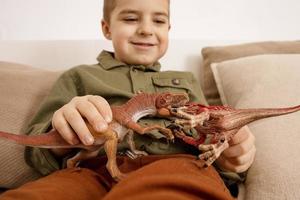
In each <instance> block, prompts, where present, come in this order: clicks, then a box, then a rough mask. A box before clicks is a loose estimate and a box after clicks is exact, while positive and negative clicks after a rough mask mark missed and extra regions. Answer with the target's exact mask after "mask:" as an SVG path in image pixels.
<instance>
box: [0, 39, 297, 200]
mask: <svg viewBox="0 0 300 200" xmlns="http://www.w3.org/2000/svg"><path fill="white" fill-rule="evenodd" d="M171 42H172V41H171ZM174 43H175V44H174ZM171 44H172V43H171ZM216 44H222V45H224V44H228V42H221V43H220V42H219V43H218V42H212V41H210V42H205V41H174V42H173V44H172V45H171V46H170V51H169V53H168V54H167V57H166V58H165V59H164V60H163V61H162V64H163V65H164V66H166V67H164V68H163V69H164V70H169V69H173V70H189V71H192V72H193V73H195V75H196V76H197V77H201V76H204V75H205V77H203V78H202V79H201V80H202V81H201V82H202V87H203V89H204V92H205V94H206V95H207V97H208V100H209V101H210V102H211V103H216V102H222V103H224V104H228V105H231V106H233V107H237V108H247V107H281V106H293V105H296V104H300V90H299V87H298V85H299V82H300V65H299V63H300V42H299V41H291V42H266V43H251V44H245V45H234V46H225V47H212V45H216ZM205 46H211V47H208V48H203V47H205ZM102 47H103V48H106V49H109V48H111V47H110V45H109V44H108V43H106V42H104V41H1V42H0V61H1V62H0V94H1V98H0V130H3V131H9V132H13V133H16V134H21V133H22V127H24V125H25V124H26V123H27V122H28V121H29V120H30V118H31V117H32V116H33V115H34V113H35V112H36V110H37V109H38V107H39V104H40V103H41V101H42V100H43V98H44V97H45V96H46V95H47V93H48V92H49V89H50V88H51V86H52V84H53V82H54V81H55V80H56V78H57V77H58V76H59V74H60V73H61V72H62V71H63V70H65V69H66V68H68V67H71V66H75V65H77V64H82V63H95V62H96V60H95V58H96V56H97V54H98V53H99V52H100V50H101V49H102ZM201 50H202V53H203V58H202V56H201ZM200 62H201V63H202V64H201V63H200ZM17 63H22V64H17ZM182 66H188V67H182ZM200 66H202V67H200ZM49 69H51V70H49ZM200 74H201V75H200ZM299 124H300V112H299V113H294V114H291V115H287V116H281V117H278V118H272V119H265V120H262V121H259V122H256V123H253V124H251V125H250V129H251V130H252V132H253V133H254V134H255V136H256V145H257V156H256V159H255V161H254V164H253V166H252V167H251V168H250V170H249V173H248V177H247V180H246V182H245V183H244V184H241V185H240V186H241V187H240V188H241V194H240V196H239V199H251V200H252V199H255V200H256V199H300V192H299V191H298V188H299V187H300V172H299V170H298V166H300V158H299V157H300V156H299V155H300V125H299ZM23 151H24V147H22V146H19V145H15V144H12V143H9V142H7V141H4V140H0V160H1V162H0V187H2V188H8V189H9V188H15V187H18V186H20V185H22V184H24V183H26V182H28V181H31V180H34V179H36V178H38V177H39V175H38V174H36V173H35V172H34V171H33V170H32V169H30V168H29V167H28V166H27V165H26V164H25V162H24V158H23Z"/></svg>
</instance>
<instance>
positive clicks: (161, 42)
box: [102, 0, 170, 66]
mask: <svg viewBox="0 0 300 200" xmlns="http://www.w3.org/2000/svg"><path fill="white" fill-rule="evenodd" d="M169 28H170V24H169V2H168V0H116V7H115V8H114V10H113V11H112V12H111V16H110V22H109V23H107V22H105V21H102V30H103V33H104V36H105V37H106V38H107V39H110V40H112V43H113V46H114V50H115V58H116V59H118V60H120V61H122V62H124V63H126V64H134V65H137V64H141V65H145V66H150V65H153V64H154V63H155V62H156V61H158V60H159V59H160V58H161V57H162V56H163V55H164V54H165V52H166V50H167V48H168V32H169Z"/></svg>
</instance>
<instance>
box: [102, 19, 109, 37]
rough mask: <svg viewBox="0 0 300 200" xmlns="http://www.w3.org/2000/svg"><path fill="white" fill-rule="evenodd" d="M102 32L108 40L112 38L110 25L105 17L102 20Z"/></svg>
mask: <svg viewBox="0 0 300 200" xmlns="http://www.w3.org/2000/svg"><path fill="white" fill-rule="evenodd" d="M101 27H102V33H103V35H104V37H105V38H106V39H108V40H111V33H110V26H109V23H108V22H106V21H105V20H104V19H102V20H101Z"/></svg>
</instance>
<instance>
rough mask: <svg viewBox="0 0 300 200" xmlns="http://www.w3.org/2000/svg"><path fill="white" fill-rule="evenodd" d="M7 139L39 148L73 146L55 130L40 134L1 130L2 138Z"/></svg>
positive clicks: (0, 136)
mask: <svg viewBox="0 0 300 200" xmlns="http://www.w3.org/2000/svg"><path fill="white" fill-rule="evenodd" d="M2 138H4V139H7V140H9V141H12V142H15V143H17V144H20V145H25V146H31V147H39V148H71V147H74V146H72V145H70V144H68V143H67V142H66V141H65V140H64V139H63V138H62V137H61V136H60V135H59V134H58V133H57V131H55V130H52V131H50V132H48V133H45V134H40V135H16V134H13V133H7V132H3V131H0V139H2Z"/></svg>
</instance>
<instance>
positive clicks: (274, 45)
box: [201, 41, 300, 105]
mask: <svg viewBox="0 0 300 200" xmlns="http://www.w3.org/2000/svg"><path fill="white" fill-rule="evenodd" d="M294 53H300V41H273V42H257V43H245V44H237V45H228V46H215V47H206V48H203V49H202V56H203V69H202V70H203V72H202V74H201V75H202V78H201V80H202V87H203V92H204V95H205V96H206V98H207V101H208V103H209V104H211V105H216V104H221V101H220V98H219V94H218V90H217V87H216V84H215V80H214V79H213V75H212V71H211V68H210V65H211V64H212V63H218V62H222V61H225V60H231V59H236V58H241V57H246V56H253V55H261V54H294Z"/></svg>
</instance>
